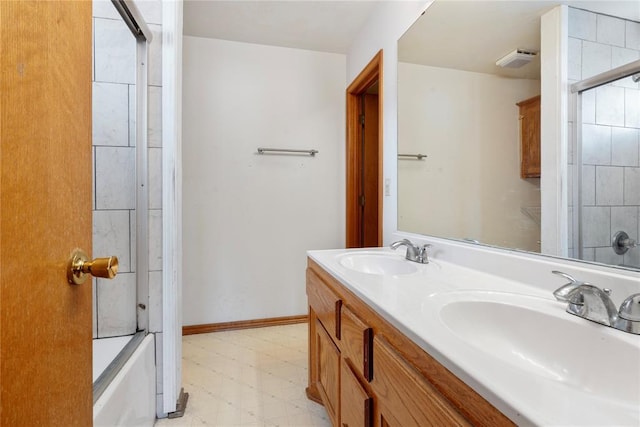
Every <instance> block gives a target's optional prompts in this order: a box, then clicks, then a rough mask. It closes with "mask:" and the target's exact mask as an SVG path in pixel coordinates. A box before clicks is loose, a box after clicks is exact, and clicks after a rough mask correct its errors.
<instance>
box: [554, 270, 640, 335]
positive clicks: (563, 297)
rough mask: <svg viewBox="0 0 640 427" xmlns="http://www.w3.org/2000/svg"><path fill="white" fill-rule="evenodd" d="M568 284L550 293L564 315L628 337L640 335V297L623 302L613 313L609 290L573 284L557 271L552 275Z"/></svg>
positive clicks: (564, 274) (566, 276)
mask: <svg viewBox="0 0 640 427" xmlns="http://www.w3.org/2000/svg"><path fill="white" fill-rule="evenodd" d="M552 273H553V274H558V275H560V276H562V277H564V278H566V279H569V283H567V284H565V285H563V286H561V287H559V288H558V289H556V290H555V291H554V292H553V295H554V296H555V297H556V299H557V300H558V301H562V302H566V303H567V310H566V311H567V313H569V314H573V315H576V316H579V317H582V318H584V319H587V320H591V321H592V322H597V323H600V324H602V325H605V326H610V327H612V328H615V329H619V330H621V331H625V332H630V333H632V334H640V294H634V295H631V296H630V297H628V298H627V299H625V300H624V301H623V303H622V305H621V306H620V309H619V310H617V309H616V306H615V305H614V303H613V301H612V300H611V298H610V297H609V295H611V289H607V288H604V289H600V288H598V287H597V286H593V285H591V284H589V283H587V282H583V281H581V280H576V279H574V278H573V277H572V276H570V275H568V274H566V273H563V272H561V271H552Z"/></svg>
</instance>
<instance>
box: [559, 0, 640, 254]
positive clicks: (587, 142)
mask: <svg viewBox="0 0 640 427" xmlns="http://www.w3.org/2000/svg"><path fill="white" fill-rule="evenodd" d="M638 59H640V23H638V22H633V21H628V20H624V19H619V18H614V17H610V16H606V15H601V14H596V13H592V12H587V11H584V10H580V9H574V8H569V82H570V83H573V82H576V81H579V80H582V79H585V78H588V77H591V76H594V75H596V74H599V73H602V72H604V71H607V70H610V69H613V68H615V67H618V66H620V65H624V64H627V63H629V62H632V61H635V60H638ZM569 117H570V120H571V123H570V129H571V130H572V131H573V129H575V123H574V118H573V112H570V114H569ZM639 134H640V86H639V84H638V83H635V82H633V80H632V79H631V77H628V78H626V79H623V80H618V81H616V82H613V83H611V84H609V85H606V86H601V87H599V88H595V89H591V90H589V91H586V92H584V93H583V95H582V163H583V167H582V206H583V210H582V212H583V222H582V226H583V233H582V236H583V251H584V256H583V258H584V259H586V260H590V261H597V262H603V263H606V264H614V265H631V266H636V267H640V249H639V248H635V249H631V250H629V251H628V252H627V254H626V255H624V256H622V255H616V254H615V252H614V251H613V249H612V247H611V240H612V236H613V235H614V234H615V233H616V232H617V231H620V230H624V231H626V232H627V233H628V234H629V236H630V237H631V238H633V239H638V237H639V231H640V140H639ZM570 141H571V140H570ZM572 155H573V154H572V153H570V156H569V159H570V162H571V163H573V160H572ZM570 170H571V167H570ZM569 246H570V248H572V246H573V245H572V241H570V243H569ZM574 255H575V256H577V255H578V253H577V251H576V252H575V253H574Z"/></svg>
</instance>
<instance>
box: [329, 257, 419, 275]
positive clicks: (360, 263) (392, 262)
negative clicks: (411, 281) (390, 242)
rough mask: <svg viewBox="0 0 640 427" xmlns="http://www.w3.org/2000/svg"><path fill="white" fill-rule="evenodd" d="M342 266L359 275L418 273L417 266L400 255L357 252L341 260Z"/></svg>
mask: <svg viewBox="0 0 640 427" xmlns="http://www.w3.org/2000/svg"><path fill="white" fill-rule="evenodd" d="M340 265H342V266H343V267H346V268H348V269H350V270H354V271H357V272H359V273H366V274H377V275H389V276H398V275H403V274H412V273H415V272H416V271H418V267H417V264H415V263H413V262H411V261H407V260H406V259H404V258H403V257H402V256H400V255H396V254H388V253H381V252H357V253H352V254H347V255H344V256H342V257H341V258H340Z"/></svg>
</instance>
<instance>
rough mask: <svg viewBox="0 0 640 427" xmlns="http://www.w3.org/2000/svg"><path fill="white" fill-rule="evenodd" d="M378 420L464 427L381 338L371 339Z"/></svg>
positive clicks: (407, 426) (392, 423) (459, 417)
mask: <svg viewBox="0 0 640 427" xmlns="http://www.w3.org/2000/svg"><path fill="white" fill-rule="evenodd" d="M373 349H374V350H373V351H374V354H375V358H374V361H373V363H374V377H373V381H372V382H371V385H372V386H373V389H374V393H375V395H376V397H377V400H378V406H379V408H378V415H377V416H378V417H379V419H380V422H382V420H384V422H385V423H387V424H388V425H390V426H398V427H399V426H402V427H411V426H419V427H425V426H445V425H446V426H467V425H469V423H468V422H467V421H466V420H465V419H464V418H463V417H462V415H460V414H459V413H458V412H457V411H456V410H455V408H453V407H452V406H451V405H450V404H449V402H447V400H445V398H444V397H443V396H442V395H441V394H440V393H439V392H438V391H437V390H436V389H435V388H434V387H433V386H432V385H431V384H430V383H428V382H427V381H425V380H424V378H423V377H422V376H421V374H420V373H419V372H417V371H416V370H415V369H414V368H413V367H412V366H410V365H409V364H408V363H407V362H406V361H405V360H404V359H403V358H402V357H401V356H400V355H399V354H398V353H396V351H395V350H394V349H393V348H392V347H391V346H390V345H389V344H387V342H386V341H385V340H383V339H380V337H378V336H376V337H374V339H373Z"/></svg>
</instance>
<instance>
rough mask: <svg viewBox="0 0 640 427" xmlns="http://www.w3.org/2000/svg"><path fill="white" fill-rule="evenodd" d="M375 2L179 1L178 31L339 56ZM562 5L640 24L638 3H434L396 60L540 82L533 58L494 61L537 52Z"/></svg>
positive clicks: (534, 0) (615, 0) (485, 0)
mask: <svg viewBox="0 0 640 427" xmlns="http://www.w3.org/2000/svg"><path fill="white" fill-rule="evenodd" d="M388 1H402V0H388ZM378 3H379V1H369V0H355V1H340V0H338V1H332V0H284V1H271V0H185V3H184V34H185V35H188V36H196V37H207V38H216V39H223V40H232V41H241V42H247V43H257V44H265V45H273V46H282V47H291V48H298V49H309V50H318V51H323V52H334V53H342V54H345V53H347V52H348V50H349V47H350V46H351V44H352V42H353V40H354V39H355V37H356V35H357V34H358V31H359V30H360V29H361V28H362V27H363V25H364V23H365V22H366V20H367V18H368V17H369V15H370V14H371V11H372V10H373V8H374V7H375V6H376V4H378ZM560 3H564V4H569V5H570V6H573V7H578V8H581V9H587V10H592V11H596V12H600V13H606V14H609V15H612V16H619V17H624V18H627V19H631V20H635V21H640V1H639V0H603V1H593V0H592V1H589V0H586V1H585V0H577V1H574V0H515V1H514V0H492V1H488V0H436V1H435V3H433V4H432V5H431V6H430V7H429V8H428V9H427V12H426V14H425V15H424V16H423V17H422V18H420V19H419V20H418V21H417V22H416V23H415V24H414V25H413V26H412V27H411V28H410V30H409V31H408V32H407V34H405V35H404V36H403V37H402V39H401V42H400V52H399V54H400V58H401V60H403V61H406V62H414V63H421V64H425V65H434V66H441V67H447V68H457V69H464V70H469V71H477V72H485V73H496V74H501V75H505V76H510V77H520V78H539V68H540V65H539V64H540V63H539V59H536V60H534V61H533V62H532V63H531V64H529V65H526V66H525V67H522V68H520V69H501V68H499V67H497V66H496V65H495V61H496V60H497V59H499V58H501V57H502V56H504V55H505V54H507V53H509V52H511V51H512V50H514V49H516V48H527V49H540V16H541V15H542V14H544V13H545V12H546V11H548V10H550V9H551V8H553V7H555V6H556V5H558V4H560ZM425 40H430V41H433V42H429V43H426V42H425Z"/></svg>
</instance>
